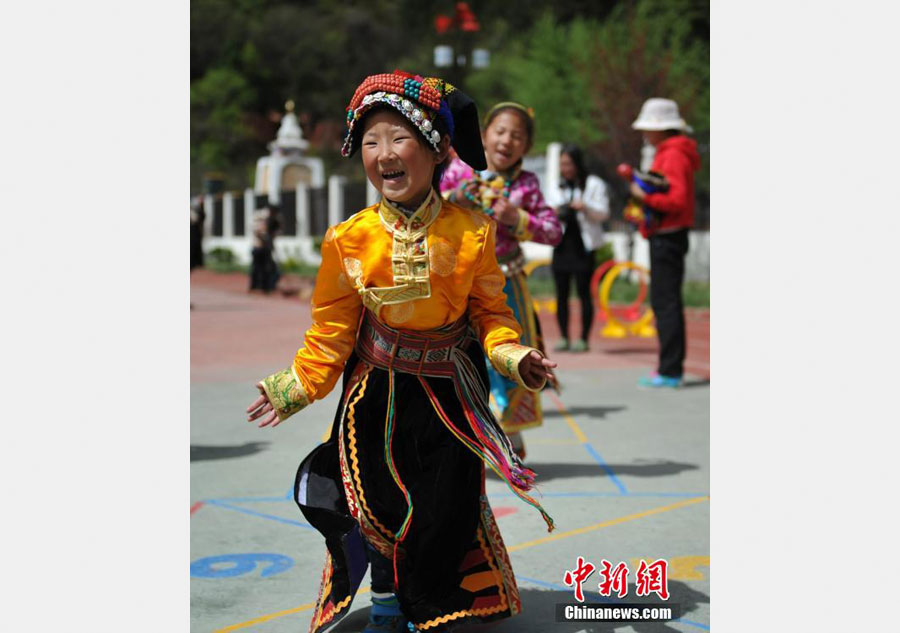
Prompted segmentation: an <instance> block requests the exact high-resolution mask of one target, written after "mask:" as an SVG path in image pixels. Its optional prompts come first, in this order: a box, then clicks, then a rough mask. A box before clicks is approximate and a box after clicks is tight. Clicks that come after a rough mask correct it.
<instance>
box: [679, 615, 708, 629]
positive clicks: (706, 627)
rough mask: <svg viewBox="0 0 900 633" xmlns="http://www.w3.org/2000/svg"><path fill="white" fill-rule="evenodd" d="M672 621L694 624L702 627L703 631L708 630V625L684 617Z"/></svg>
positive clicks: (699, 627)
mask: <svg viewBox="0 0 900 633" xmlns="http://www.w3.org/2000/svg"><path fill="white" fill-rule="evenodd" d="M672 622H681V623H682V624H689V625H690V626H696V627H697V628H698V629H703V630H704V631H708V630H709V627H708V626H707V625H705V624H702V623H700V622H694V621H693V620H685V619H684V618H678V619H677V620H672Z"/></svg>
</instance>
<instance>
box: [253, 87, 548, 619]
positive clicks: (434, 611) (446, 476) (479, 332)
mask: <svg viewBox="0 0 900 633" xmlns="http://www.w3.org/2000/svg"><path fill="white" fill-rule="evenodd" d="M347 125H348V128H349V129H348V133H347V137H346V140H345V143H344V147H343V149H342V153H343V154H344V155H345V156H350V155H352V154H353V153H355V152H356V151H357V150H360V149H361V154H362V160H363V165H364V167H365V170H366V175H367V177H368V178H369V180H370V181H371V182H372V184H373V185H374V186H375V187H377V188H378V189H379V190H380V191H381V193H382V199H381V202H380V203H379V204H377V205H375V206H372V207H369V208H366V209H363V210H362V211H360V212H359V213H357V214H355V215H354V216H352V217H351V218H350V219H348V220H346V221H344V222H341V223H340V224H337V225H335V226H332V227H331V228H329V229H328V232H327V234H326V236H325V239H324V241H323V243H322V265H321V268H320V269H319V274H318V277H317V279H316V286H315V292H314V294H313V298H312V316H313V325H312V327H311V328H310V329H309V330H308V331H307V332H306V337H305V341H304V346H303V347H302V348H301V349H300V350H299V351H298V352H297V354H296V357H295V358H294V361H293V364H292V365H291V366H290V367H289V368H288V369H286V370H284V371H281V372H278V373H276V374H274V375H272V376H269V377H268V378H266V379H264V380H263V381H262V382H261V383H260V384H259V385H258V387H259V389H260V392H261V393H262V395H261V396H260V397H259V398H258V399H257V400H256V402H254V403H253V404H252V405H251V406H250V407H249V408H248V412H249V413H250V416H249V420H250V421H254V420H258V421H259V426H269V425H271V426H275V425H277V424H278V423H280V422H282V421H283V420H285V419H286V418H288V417H289V416H291V415H292V414H294V413H296V412H297V411H299V410H300V409H302V408H303V407H305V406H307V405H308V404H309V403H311V402H313V401H315V400H319V399H321V398H322V397H324V396H325V395H326V394H327V393H328V392H329V391H330V390H331V389H332V387H333V386H334V384H335V383H336V382H337V379H338V378H339V377H341V375H342V376H343V382H342V391H341V394H342V395H341V400H340V404H339V406H338V410H337V413H336V415H335V419H334V424H333V426H332V430H331V436H330V438H329V440H328V441H327V442H326V443H324V444H322V445H320V446H319V447H317V448H316V449H315V450H314V451H313V452H312V453H311V454H310V455H309V456H308V457H307V458H306V459H305V460H304V461H303V463H302V464H301V465H300V469H299V471H298V473H297V480H296V483H295V496H296V499H297V503H298V504H299V505H300V508H301V510H302V511H303V514H304V516H305V517H306V518H307V520H308V521H309V522H310V523H311V524H312V525H314V526H315V527H316V528H317V529H318V530H319V531H320V532H322V534H323V535H324V536H325V542H326V545H327V557H326V561H325V569H324V572H323V577H322V585H321V589H320V594H319V598H318V600H317V604H316V609H315V613H314V615H313V620H312V625H311V627H310V631H312V632H314V633H318V632H319V631H324V630H325V629H327V628H329V627H330V626H331V625H333V624H334V623H336V622H337V621H338V620H340V619H341V618H342V617H344V616H345V615H346V614H347V612H348V611H349V609H350V604H351V602H352V600H353V597H354V595H355V594H356V592H357V590H358V588H359V584H360V581H361V580H362V578H363V575H364V574H365V571H366V568H367V567H368V564H369V563H371V565H372V595H373V603H374V604H373V607H372V610H371V612H370V617H369V624H368V626H367V627H366V629H365V633H374V632H376V631H390V632H392V633H394V632H399V631H408V630H412V629H413V628H415V629H418V630H423V631H429V632H431V631H447V630H450V629H451V628H452V627H454V626H455V625H457V624H460V623H464V622H465V623H468V622H486V621H490V620H495V619H499V618H504V617H509V616H511V615H515V614H516V613H518V612H519V611H520V610H521V604H520V600H519V595H518V590H517V588H516V583H515V580H514V577H513V573H512V568H511V566H510V563H509V558H508V557H507V554H506V549H505V547H504V545H503V541H502V539H501V538H500V533H499V531H498V529H497V525H496V523H495V521H494V516H493V513H492V511H491V508H490V505H489V504H488V501H487V496H486V494H485V487H484V464H487V465H488V466H489V467H490V468H491V469H492V470H494V471H495V472H496V473H497V474H498V475H499V476H501V477H502V478H503V479H504V480H505V481H506V482H507V484H508V485H509V486H510V488H511V489H512V490H513V491H514V492H515V493H516V494H517V495H518V496H520V497H521V498H523V499H524V500H525V501H527V502H529V503H531V504H532V505H534V506H535V507H537V508H538V510H540V511H541V513H542V515H543V516H544V518H545V520H546V521H547V524H548V527H549V528H550V529H552V526H553V523H552V520H551V519H550V517H549V516H547V515H546V513H544V511H543V509H542V508H541V507H540V506H539V505H538V504H537V502H535V501H534V500H533V499H532V498H531V497H530V496H529V495H528V494H527V490H528V489H529V488H530V487H531V484H532V481H533V477H534V473H533V472H531V471H530V470H528V469H527V468H525V467H524V466H523V465H522V463H521V461H520V460H519V459H518V457H517V456H516V455H515V453H514V450H513V448H512V446H511V445H510V443H509V440H508V438H507V437H506V436H505V435H504V434H503V432H502V430H501V429H500V427H499V426H498V425H497V423H496V421H495V419H494V417H493V416H492V415H491V411H490V408H489V406H488V378H487V375H486V369H485V365H484V360H483V359H484V354H485V353H486V354H487V355H488V357H489V358H490V359H491V362H492V363H493V366H494V368H495V369H496V371H498V372H500V373H501V374H502V375H504V376H505V377H507V378H508V379H510V380H512V381H515V382H516V383H517V384H519V385H521V386H522V387H523V388H527V389H534V390H537V389H540V388H541V387H542V386H543V385H544V383H545V381H546V378H547V376H548V372H549V371H550V369H551V368H552V367H554V366H555V364H554V363H552V362H550V361H549V360H547V359H545V358H543V356H542V355H541V354H540V353H539V352H538V351H537V350H535V349H532V348H530V347H527V346H523V345H520V344H519V338H520V335H521V330H520V328H519V325H518V323H517V322H516V320H515V318H514V316H513V314H512V311H511V310H510V309H509V308H508V307H507V305H506V300H505V297H504V296H503V293H502V292H501V290H502V288H503V285H504V278H503V273H501V272H500V269H499V267H498V265H497V260H496V256H495V254H494V249H495V229H494V226H495V225H494V223H492V222H490V221H489V220H488V219H487V218H486V217H485V216H484V215H483V214H482V213H476V212H473V211H470V210H467V209H463V208H461V207H459V206H457V205H455V204H453V203H450V202H446V201H444V200H443V199H442V198H441V196H440V195H439V194H438V193H437V191H436V188H437V186H438V184H439V181H440V174H441V171H442V167H443V164H444V161H445V160H446V157H447V154H448V153H449V150H450V145H451V144H452V145H453V147H454V148H455V150H456V151H457V153H458V155H459V156H460V157H462V159H463V160H466V161H469V162H470V163H471V164H473V165H474V166H475V167H476V168H483V167H484V166H485V165H484V162H483V161H484V150H483V147H482V144H481V139H480V137H479V132H478V116H477V112H476V110H475V105H474V103H473V102H472V101H471V100H470V99H469V98H468V97H466V95H464V94H463V93H461V92H460V91H459V90H456V89H455V88H454V87H453V86H451V85H449V84H446V83H444V82H443V81H441V80H440V79H436V78H427V79H426V78H422V77H419V76H412V75H408V74H406V73H400V72H398V71H395V72H394V73H390V74H382V75H374V76H371V77H368V78H367V79H366V80H365V81H364V82H363V83H362V84H361V85H360V86H359V88H357V90H356V93H355V94H354V95H353V98H352V100H351V101H350V106H349V107H348V109H347ZM407 627H410V628H407Z"/></svg>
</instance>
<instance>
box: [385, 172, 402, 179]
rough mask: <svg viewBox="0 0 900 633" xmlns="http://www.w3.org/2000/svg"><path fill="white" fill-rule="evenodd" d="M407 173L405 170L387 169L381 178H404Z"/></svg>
mask: <svg viewBox="0 0 900 633" xmlns="http://www.w3.org/2000/svg"><path fill="white" fill-rule="evenodd" d="M404 174H406V172H404V171H386V172H384V173H383V174H381V178H382V179H383V180H397V179H398V178H402V177H403V176H404Z"/></svg>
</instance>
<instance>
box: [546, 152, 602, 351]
mask: <svg viewBox="0 0 900 633" xmlns="http://www.w3.org/2000/svg"><path fill="white" fill-rule="evenodd" d="M559 175H560V184H559V189H558V190H557V191H551V192H548V194H547V200H548V202H549V204H551V205H552V206H553V207H555V208H556V212H557V214H558V215H559V218H560V221H561V222H562V223H563V225H564V227H565V231H564V233H563V238H562V241H561V242H560V243H559V245H558V246H556V247H555V248H554V249H553V261H552V266H551V268H552V269H553V280H554V282H555V284H556V320H557V323H558V324H559V331H560V334H561V335H562V339H561V340H560V342H559V344H557V346H556V348H555V349H556V351H558V352H561V351H567V350H568V351H572V352H586V351H587V349H588V337H589V335H590V332H591V325H592V324H593V321H594V302H593V300H592V299H591V288H590V285H591V275H592V274H593V272H594V250H596V249H597V248H599V247H600V246H601V245H602V244H603V226H602V222H603V221H604V220H606V218H607V217H609V197H608V196H607V193H606V183H604V182H603V180H602V179H601V178H600V177H598V176H594V175H591V174H588V173H587V169H585V166H584V155H583V154H582V152H581V149H580V148H579V147H578V146H577V145H574V144H569V145H565V146H564V147H563V149H562V152H561V153H560V157H559ZM573 277H574V278H575V287H576V290H577V291H578V298H579V299H580V301H581V338H579V339H577V340H576V341H574V342H573V343H572V344H571V345H570V344H569V341H570V339H569V289H570V288H571V282H572V278H573Z"/></svg>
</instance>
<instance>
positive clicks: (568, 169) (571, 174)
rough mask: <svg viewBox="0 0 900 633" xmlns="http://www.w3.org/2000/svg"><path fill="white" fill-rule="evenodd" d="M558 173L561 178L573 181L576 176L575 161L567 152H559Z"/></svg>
mask: <svg viewBox="0 0 900 633" xmlns="http://www.w3.org/2000/svg"><path fill="white" fill-rule="evenodd" d="M559 175H560V176H562V178H563V180H568V181H569V182H574V181H575V178H577V177H578V170H577V169H575V162H574V161H573V160H572V157H571V156H569V155H568V154H560V156H559Z"/></svg>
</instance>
